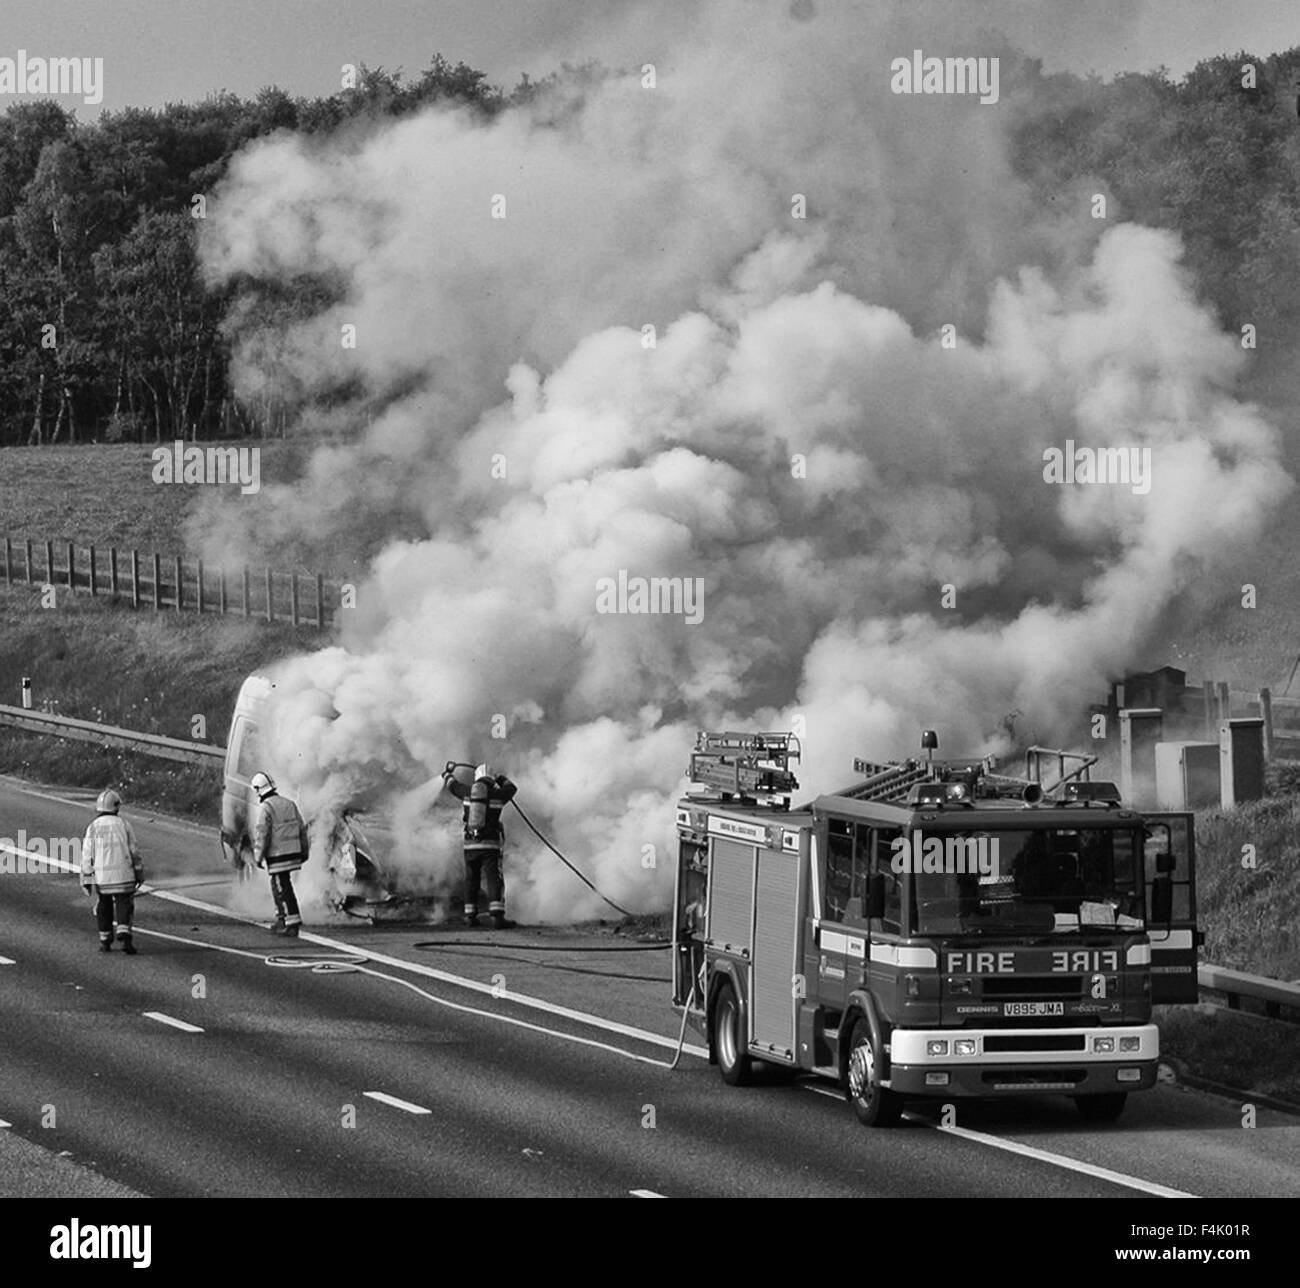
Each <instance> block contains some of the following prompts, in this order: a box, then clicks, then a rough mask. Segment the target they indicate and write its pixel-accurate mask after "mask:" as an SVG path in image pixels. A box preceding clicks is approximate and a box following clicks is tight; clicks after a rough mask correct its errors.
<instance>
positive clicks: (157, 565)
mask: <svg viewBox="0 0 1300 1288" xmlns="http://www.w3.org/2000/svg"><path fill="white" fill-rule="evenodd" d="M161 580H162V560H161V559H159V558H158V552H157V551H156V550H155V551H154V556H153V611H154V612H155V613H156V612H157V611H158V608H159V605H160V604H161V603H162V598H161V592H160V590H159V586H158V583H159V582H160V581H161Z"/></svg>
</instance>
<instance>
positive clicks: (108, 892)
mask: <svg viewBox="0 0 1300 1288" xmlns="http://www.w3.org/2000/svg"><path fill="white" fill-rule="evenodd" d="M121 808H122V798H121V797H120V796H119V795H118V794H117V793H116V792H115V791H113V790H112V788H108V789H106V790H104V791H102V792H100V793H99V798H98V799H97V800H96V801H95V809H96V811H97V813H96V814H95V817H94V818H93V819H91V821H90V826H89V827H88V828H86V835H85V838H84V839H83V840H82V842H81V886H82V889H83V890H85V892H86V893H87V894H88V895H89V896H90V897H91V898H92V899H94V900H95V921H96V923H97V924H98V926H99V951H100V952H101V953H107V952H112V950H113V936H114V934H116V936H117V940H118V943H120V944H121V945H122V951H123V952H124V953H126V954H127V956H129V957H134V956H135V952H136V949H135V944H134V943H132V941H131V919H132V916H133V914H134V912H135V892H136V890H138V889H139V888H140V883H141V882H142V881H143V880H144V863H143V861H142V860H141V858H140V847H139V846H138V845H136V841H135V831H134V830H133V828H132V827H131V824H130V823H128V822H127V821H126V819H124V818H122V817H120V816H119V814H118V811H119V810H120V809H121Z"/></svg>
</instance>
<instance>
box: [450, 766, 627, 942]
mask: <svg viewBox="0 0 1300 1288" xmlns="http://www.w3.org/2000/svg"><path fill="white" fill-rule="evenodd" d="M447 765H448V767H450V768H456V769H459V768H462V767H463V768H465V769H474V768H476V766H474V765H471V764H470V763H469V762H468V761H465V760H449V761H448V762H447ZM510 804H511V805H513V806H514V807H515V812H516V813H517V814H518V815H519V817H520V818H522V819H523V820H524V822H525V823H526V824H527V825H528V829H529V831H531V832H532V834H533V835H534V836H535V837H537V839H538V840H539V841H541V843H542V844H543V845H544V846H546V848H547V849H548V850H550V852H551V853H552V854H554V855H555V857H556V858H557V859H559V860H560V862H561V863H563V864H564V866H565V867H566V868H568V869H569V871H570V872H572V873H573V875H574V876H575V877H577V878H578V880H579V881H581V882H582V884H583V885H585V886H586V887H587V888H588V889H589V890H591V891H592V892H593V893H594V894H598V895H600V897H601V898H602V899H603V900H604V901H605V902H606V903H607V904H609V906H610V907H611V908H613V909H614V911H615V912H618V913H621V914H622V915H623V916H625V917H631V916H633V915H634V914H632V913H630V912H629V911H628V910H627V909H626V908H624V907H623V906H622V905H621V904H617V903H615V902H614V900H613V899H611V898H610V897H609V895H607V894H605V893H604V892H603V891H601V890H599V889H598V888H597V887H596V885H595V884H594V883H593V882H592V881H591V880H590V879H589V878H588V877H587V876H586V874H585V873H583V872H581V871H579V869H578V868H576V867H574V865H573V864H572V863H570V862H569V860H568V859H566V858H565V857H564V855H563V854H561V853H560V851H559V850H557V849H556V848H555V846H554V845H552V844H551V842H550V841H549V840H548V839H547V838H546V837H545V836H543V835H542V833H541V832H539V831H538V830H537V827H536V825H535V824H534V823H533V820H532V819H531V818H529V817H528V815H527V814H525V813H524V810H523V806H521V805H520V804H519V802H518V801H517V800H515V799H514V798H513V797H512V798H511V800H510Z"/></svg>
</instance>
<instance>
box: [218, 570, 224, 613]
mask: <svg viewBox="0 0 1300 1288" xmlns="http://www.w3.org/2000/svg"><path fill="white" fill-rule="evenodd" d="M217 586H218V591H217V595H218V599H217V603H218V606H219V611H220V613H221V615H222V616H223V617H224V616H225V614H226V565H225V564H222V565H221V567H219V568H218V569H217Z"/></svg>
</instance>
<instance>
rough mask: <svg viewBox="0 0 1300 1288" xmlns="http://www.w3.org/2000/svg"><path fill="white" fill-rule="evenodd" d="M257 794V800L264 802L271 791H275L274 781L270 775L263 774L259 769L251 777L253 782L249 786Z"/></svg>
mask: <svg viewBox="0 0 1300 1288" xmlns="http://www.w3.org/2000/svg"><path fill="white" fill-rule="evenodd" d="M249 786H250V787H252V789H253V790H254V791H255V792H256V793H257V799H258V800H260V801H264V800H265V799H266V798H267V797H268V796H269V795H270V794H271V793H272V792H273V791H275V779H274V778H272V777H271V775H270V774H264V773H262V771H261V770H260V769H259V770H258V771H257V773H255V774H254V775H253V781H252V782H251V783H250V784H249Z"/></svg>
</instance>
